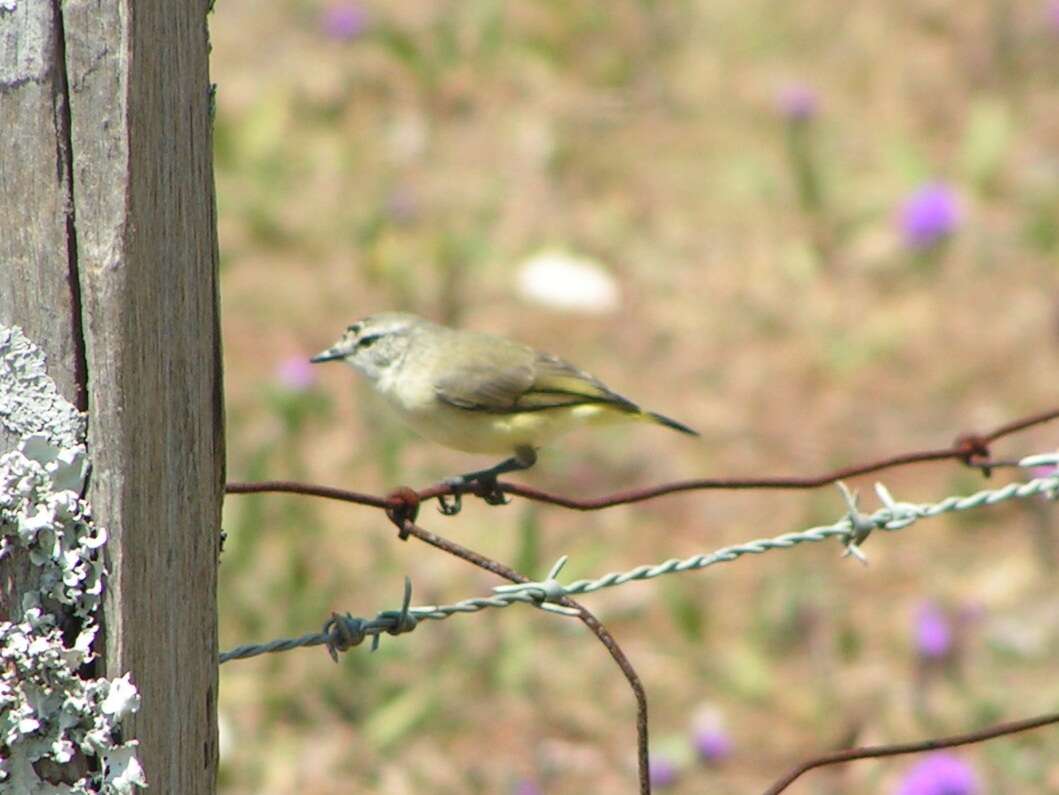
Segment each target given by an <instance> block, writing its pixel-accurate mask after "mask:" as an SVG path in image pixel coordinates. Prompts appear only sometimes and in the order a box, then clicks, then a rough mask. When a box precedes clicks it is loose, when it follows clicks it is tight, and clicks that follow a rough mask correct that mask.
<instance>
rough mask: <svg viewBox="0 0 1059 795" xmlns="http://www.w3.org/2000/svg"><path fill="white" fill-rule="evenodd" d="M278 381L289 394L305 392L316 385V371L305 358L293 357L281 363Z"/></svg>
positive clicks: (278, 368)
mask: <svg viewBox="0 0 1059 795" xmlns="http://www.w3.org/2000/svg"><path fill="white" fill-rule="evenodd" d="M276 380H277V381H278V382H279V385H280V386H281V387H283V388H284V389H286V390H287V391H288V392H304V391H306V390H307V389H310V388H311V387H312V386H313V385H314V384H315V383H316V370H314V369H313V366H312V365H311V364H309V360H308V359H306V358H305V357H304V356H292V357H290V358H289V359H284V360H283V361H282V362H280V363H279V366H278V367H277V368H276Z"/></svg>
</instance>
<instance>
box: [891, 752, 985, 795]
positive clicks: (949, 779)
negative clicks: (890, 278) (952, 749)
mask: <svg viewBox="0 0 1059 795" xmlns="http://www.w3.org/2000/svg"><path fill="white" fill-rule="evenodd" d="M981 791H982V789H981V786H980V784H979V782H978V776H977V775H976V774H975V772H974V769H973V768H972V767H971V766H970V765H968V764H967V763H966V762H964V761H963V760H962V759H960V758H959V757H957V756H953V755H952V754H947V753H944V752H942V753H937V754H931V755H930V756H928V757H926V758H925V759H923V760H921V761H920V762H917V763H916V764H915V765H913V766H912V767H911V768H910V769H909V771H908V773H906V774H905V777H904V780H903V781H902V782H901V786H900V787H898V789H897V791H896V795H978V793H980V792H981Z"/></svg>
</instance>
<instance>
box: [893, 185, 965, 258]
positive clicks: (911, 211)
mask: <svg viewBox="0 0 1059 795" xmlns="http://www.w3.org/2000/svg"><path fill="white" fill-rule="evenodd" d="M959 223H960V208H959V206H958V204H957V201H956V195H955V193H953V191H952V189H951V188H949V187H948V186H947V185H944V184H942V183H940V182H931V183H927V184H926V185H923V186H922V187H920V188H919V189H918V190H916V191H915V193H913V194H912V195H911V196H909V197H908V198H907V199H906V200H905V203H904V204H903V205H902V206H901V213H900V217H899V224H900V227H901V232H902V233H903V235H904V238H905V243H906V244H907V245H908V247H909V248H912V249H917V250H924V249H929V248H932V247H934V246H936V245H937V244H938V243H940V242H941V241H942V240H944V239H945V238H947V237H948V236H949V235H951V234H952V233H953V231H955V229H956V227H957V225H958V224H959Z"/></svg>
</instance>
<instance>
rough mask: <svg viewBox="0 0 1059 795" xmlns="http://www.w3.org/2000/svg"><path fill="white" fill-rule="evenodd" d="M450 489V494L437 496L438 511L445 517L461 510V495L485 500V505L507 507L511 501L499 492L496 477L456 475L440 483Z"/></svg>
mask: <svg viewBox="0 0 1059 795" xmlns="http://www.w3.org/2000/svg"><path fill="white" fill-rule="evenodd" d="M442 483H444V484H445V485H446V486H448V487H449V489H451V493H450V494H442V495H440V496H438V510H439V511H441V513H442V514H444V515H445V516H455V515H456V514H458V513H459V512H460V510H461V509H462V508H463V495H464V494H468V493H470V494H474V495H476V496H478V497H481V498H482V499H483V500H485V503H486V505H507V504H508V503H509V502H511V500H510V499H509V498H508V497H507V495H505V494H504V492H503V491H501V490H500V484H499V483H497V480H496V477H495V476H493V477H474V478H470V477H467V476H466V475H457V476H456V477H451V478H445V480H443V481H442Z"/></svg>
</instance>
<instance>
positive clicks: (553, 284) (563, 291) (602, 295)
mask: <svg viewBox="0 0 1059 795" xmlns="http://www.w3.org/2000/svg"><path fill="white" fill-rule="evenodd" d="M518 290H519V293H521V295H522V297H523V298H525V299H526V300H527V301H533V302H535V303H538V304H542V305H544V306H547V307H551V308H553V309H562V310H566V311H570V312H585V313H589V314H605V313H607V312H613V311H615V310H616V309H617V308H618V306H619V305H620V304H621V294H620V292H619V290H618V283H617V282H616V281H615V279H614V277H613V276H611V275H610V273H609V272H608V271H607V269H606V268H605V267H603V265H601V264H600V263H598V262H596V261H595V260H592V259H588V258H587V257H578V256H574V255H573V254H568V253H566V252H563V251H544V252H541V253H540V254H537V255H535V256H533V257H530V258H529V259H528V260H526V261H525V262H523V263H522V265H521V266H519V269H518Z"/></svg>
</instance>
